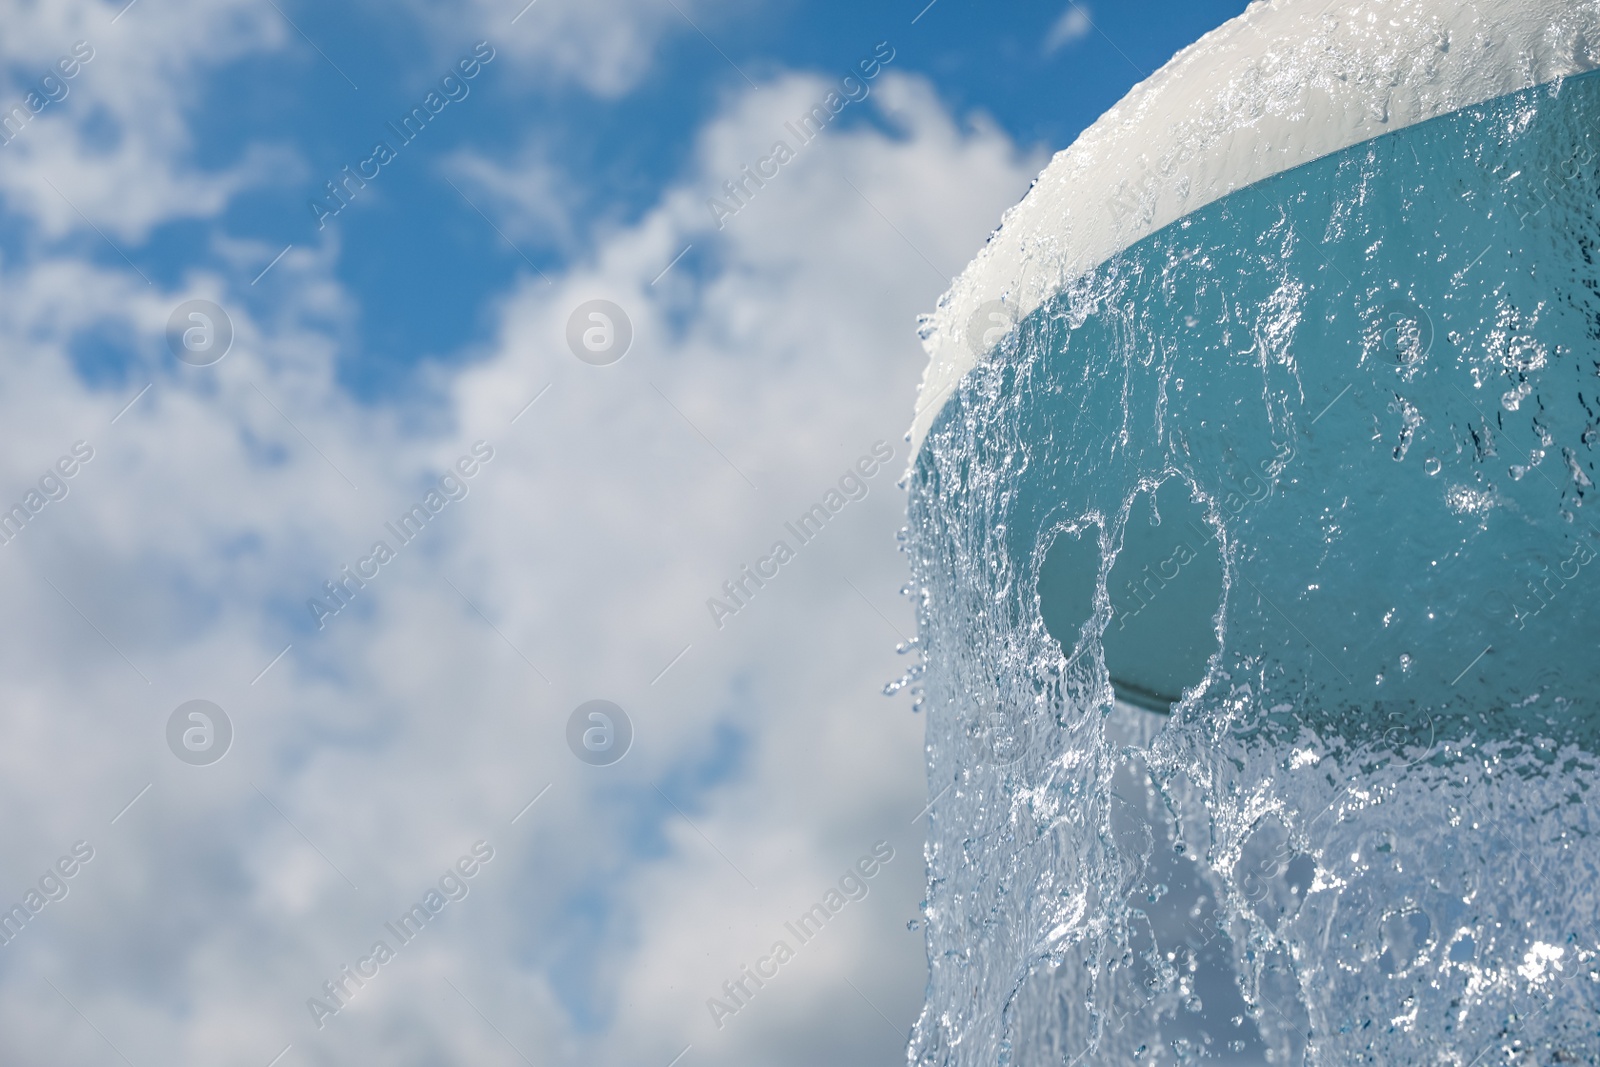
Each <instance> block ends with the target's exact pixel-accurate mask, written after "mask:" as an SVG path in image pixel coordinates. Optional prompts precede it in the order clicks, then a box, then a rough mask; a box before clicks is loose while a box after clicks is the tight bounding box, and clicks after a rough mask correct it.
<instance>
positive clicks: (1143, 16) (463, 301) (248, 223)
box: [102, 0, 1243, 397]
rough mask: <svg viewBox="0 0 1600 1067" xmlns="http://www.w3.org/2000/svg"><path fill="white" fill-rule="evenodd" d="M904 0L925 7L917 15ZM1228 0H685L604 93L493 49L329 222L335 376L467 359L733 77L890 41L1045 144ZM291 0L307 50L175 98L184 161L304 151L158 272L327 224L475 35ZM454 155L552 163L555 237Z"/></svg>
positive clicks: (642, 204)
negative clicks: (345, 300) (368, 160)
mask: <svg viewBox="0 0 1600 1067" xmlns="http://www.w3.org/2000/svg"><path fill="white" fill-rule="evenodd" d="M541 2H544V0H541ZM512 6H513V7H514V6H515V5H512ZM902 8H903V10H902ZM913 8H916V9H917V10H921V11H922V13H921V15H920V17H918V18H917V20H916V22H915V24H912V22H911V19H912V17H915V16H916V13H917V11H916V10H913ZM1242 9H1243V5H1242V4H1239V3H1218V2H1214V0H1208V2H1202V3H1194V4H1172V3H1153V2H1139V3H1123V4H1119V5H1117V6H1115V7H1108V8H1106V9H1104V10H1102V9H1100V8H1094V7H1085V8H1080V10H1082V11H1084V12H1085V17H1084V19H1083V22H1087V23H1089V24H1090V25H1089V28H1085V27H1084V26H1083V25H1082V23H1078V24H1077V25H1076V26H1075V27H1074V26H1073V23H1072V22H1068V24H1067V27H1065V28H1064V32H1062V33H1061V34H1060V36H1059V37H1058V38H1057V39H1056V43H1055V45H1054V47H1049V48H1047V47H1046V45H1047V44H1048V43H1050V42H1051V41H1052V37H1051V34H1052V30H1054V29H1056V27H1057V26H1058V24H1061V23H1063V21H1064V20H1068V19H1070V16H1071V14H1072V9H1071V8H1069V7H1064V6H1063V5H1060V4H1045V3H1027V4H1018V5H1016V6H1015V7H1013V8H1011V9H1009V10H1007V11H1005V12H1004V14H1003V16H1002V15H1000V14H997V13H996V12H994V11H993V10H986V9H983V8H982V7H980V6H978V5H972V4H963V3H959V2H953V0H940V2H937V3H935V4H934V5H933V6H932V7H931V8H926V9H925V10H923V9H921V8H919V7H918V5H910V6H906V5H882V6H869V7H863V6H861V5H855V4H848V3H831V4H828V3H825V4H810V5H800V4H794V3H788V4H771V5H761V6H759V7H755V8H747V9H744V10H729V9H722V10H710V11H707V12H705V13H703V14H700V15H699V16H698V17H696V18H695V19H694V22H695V25H697V26H698V27H699V29H700V30H703V31H704V36H702V34H701V33H699V32H696V30H695V29H693V28H692V27H691V26H690V23H689V21H688V20H687V18H685V17H682V16H678V15H677V14H676V13H675V12H674V13H673V16H674V19H676V21H673V20H672V19H669V20H667V21H666V24H665V26H664V27H663V31H662V34H661V36H660V37H659V38H657V39H656V40H655V42H654V43H653V47H652V48H651V51H650V55H649V56H648V57H647V58H645V59H644V62H643V63H641V64H640V65H639V67H638V68H637V69H636V70H634V71H631V72H630V78H631V84H629V86H628V87H627V88H626V89H625V90H621V91H618V92H614V93H613V92H608V93H606V94H604V95H597V94H595V93H594V92H592V91H589V90H588V89H586V88H585V87H583V86H575V85H572V84H562V83H557V84H551V83H550V82H549V81H547V80H540V79H539V77H538V75H537V73H529V72H526V71H521V70H518V71H508V70H507V66H509V65H514V64H515V63H516V59H515V57H514V56H513V57H512V61H511V64H507V63H505V62H504V61H502V62H501V65H500V66H499V67H495V66H493V65H491V66H489V67H487V68H485V71H484V75H483V76H482V77H481V78H479V79H478V80H476V81H475V82H474V83H473V84H472V85H471V88H472V95H471V96H470V97H468V98H467V100H465V101H463V102H462V103H461V105H460V106H452V107H451V108H450V109H449V112H448V114H447V115H446V116H444V117H443V119H442V121H441V122H439V123H438V124H436V125H435V126H434V127H433V128H431V129H430V130H429V131H428V133H427V136H426V138H424V139H422V140H421V141H420V142H419V143H418V144H417V145H414V146H412V147H411V148H409V149H408V150H406V151H405V153H404V154H403V156H402V158H401V160H400V161H398V163H397V164H396V165H394V166H392V167H390V168H387V169H385V170H384V171H383V173H382V178H381V182H377V183H374V184H375V186H377V187H376V188H374V189H373V190H372V191H371V192H369V193H368V194H367V195H366V196H365V202H364V203H361V204H360V205H359V206H357V207H356V208H354V209H353V210H351V211H349V212H347V213H345V214H343V215H341V216H340V217H339V219H338V220H337V222H336V223H333V224H332V225H335V226H337V229H338V231H339V234H338V239H339V240H340V242H341V255H340V262H339V265H338V276H339V278H340V280H341V281H343V282H344V283H345V284H346V285H347V286H348V287H349V288H350V290H351V292H352V293H354V294H356V295H357V297H358V299H359V300H360V302H361V308H362V314H361V317H360V319H359V329H358V331H357V332H356V333H355V334H354V335H353V336H351V337H350V338H348V341H349V342H350V343H349V345H348V347H347V350H346V351H343V352H341V357H340V358H341V373H342V377H343V380H344V382H345V384H346V385H347V386H348V387H350V388H351V389H352V390H354V391H355V392H357V393H358V394H360V395H363V396H366V397H375V396H378V395H382V394H385V393H390V392H393V391H397V390H403V389H404V388H405V382H406V380H407V379H406V378H405V376H404V375H403V374H399V373H397V368H409V367H410V366H412V365H414V364H415V363H417V362H418V361H420V360H425V359H443V360H453V359H459V358H462V355H463V353H464V352H465V351H467V350H468V349H469V348H470V344H471V342H473V341H479V340H482V339H483V337H484V336H485V333H486V329H487V322H486V319H485V316H484V303H485V298H486V297H488V296H489V295H490V294H493V293H495V292H498V291H502V290H503V289H504V288H505V286H506V285H507V284H508V283H509V282H510V281H511V279H512V278H513V277H514V276H515V275H517V274H519V273H523V272H529V270H530V268H529V263H530V262H531V263H532V264H533V266H535V267H538V268H540V269H556V270H559V269H560V268H561V267H562V266H563V265H564V264H566V263H568V262H570V261H571V260H572V259H574V258H579V257H582V255H583V254H584V248H585V245H586V243H587V242H589V241H591V240H593V238H594V236H595V234H596V233H598V232H600V231H602V230H603V229H604V228H606V227H608V226H617V225H626V224H628V223H629V222H632V221H635V220H637V219H638V218H639V216H640V215H641V214H642V213H643V212H645V211H647V210H648V209H649V208H650V207H651V206H652V205H653V204H654V203H655V202H656V200H657V198H658V196H659V194H660V192H661V189H662V187H663V186H664V185H665V184H666V183H668V182H669V181H671V180H672V179H673V178H674V177H676V176H678V175H680V174H682V173H683V171H684V168H685V166H686V162H687V160H688V157H689V155H690V153H691V152H692V150H693V146H694V143H695V138H696V133H697V131H698V130H700V129H701V128H702V127H703V126H704V125H705V123H706V122H707V120H708V118H710V117H711V116H712V115H714V114H715V113H716V112H717V111H718V110H719V109H720V108H721V107H723V106H724V105H725V103H726V101H727V99H728V98H729V97H730V96H735V95H739V94H742V93H744V92H746V91H749V88H750V86H749V84H748V83H747V82H746V81H745V76H748V77H749V78H751V79H752V80H754V81H755V83H756V84H757V85H760V84H761V83H763V82H764V81H766V80H768V79H770V78H771V77H772V75H773V74H774V73H775V72H779V71H787V70H796V69H798V70H813V71H816V72H818V73H821V74H833V73H837V74H839V75H842V74H844V73H847V72H848V71H849V70H850V69H851V68H852V66H853V65H854V63H855V62H856V61H857V60H859V59H860V58H862V57H863V56H867V55H870V53H871V49H872V46H873V45H875V44H876V43H877V42H879V41H889V42H890V43H891V45H892V46H893V48H894V49H895V59H894V62H893V67H894V69H895V70H897V71H900V72H907V73H915V74H918V75H922V76H924V77H926V78H928V79H929V80H930V81H931V83H932V84H933V85H934V86H935V87H936V88H937V91H938V92H939V94H940V96H941V98H942V99H943V101H944V102H945V104H946V106H947V107H949V108H950V110H951V111H952V112H953V113H955V114H959V115H968V114H972V113H976V112H981V113H982V114H984V115H986V116H988V117H989V118H991V119H992V120H993V121H995V122H996V123H997V124H998V125H999V127H1000V128H1001V129H1002V130H1004V131H1005V132H1006V134H1007V135H1008V136H1010V137H1011V138H1012V139H1014V140H1015V141H1017V142H1018V143H1019V144H1023V145H1028V146H1033V147H1038V148H1043V149H1047V150H1049V151H1052V152H1054V151H1058V150H1060V149H1061V148H1064V147H1065V146H1066V145H1068V144H1070V143H1071V141H1072V139H1073V138H1074V137H1075V136H1076V135H1077V133H1078V132H1079V131H1080V130H1082V129H1083V128H1084V127H1085V126H1086V125H1087V124H1088V123H1090V122H1092V121H1093V120H1094V119H1095V118H1096V117H1098V116H1099V114H1100V113H1101V112H1102V111H1104V110H1105V109H1106V108H1107V107H1109V106H1110V105H1111V104H1113V103H1115V102H1116V100H1117V99H1119V98H1120V97H1121V95H1122V94H1123V93H1124V92H1126V90H1127V89H1128V88H1129V87H1131V86H1132V85H1133V84H1134V83H1135V82H1137V81H1138V80H1140V78H1141V77H1143V76H1144V75H1146V74H1148V73H1149V72H1151V71H1153V70H1154V69H1155V68H1156V67H1157V66H1159V65H1160V64H1161V63H1163V62H1164V61H1165V60H1166V59H1168V58H1170V56H1171V55H1172V54H1173V53H1174V52H1175V51H1176V50H1177V49H1179V48H1181V47H1183V46H1184V45H1186V44H1188V43H1190V42H1192V41H1193V40H1195V39H1196V38H1198V37H1199V36H1200V35H1201V34H1203V33H1205V32H1206V31H1207V30H1209V29H1211V28H1213V27H1215V26H1216V25H1218V24H1219V23H1220V22H1222V21H1223V20H1225V19H1226V18H1229V17H1231V16H1233V15H1235V14H1237V13H1238V12H1239V11H1240V10H1242ZM284 11H285V12H286V14H287V16H288V17H289V18H291V19H292V20H293V23H294V25H295V26H297V27H298V28H299V29H300V30H301V31H303V32H304V34H305V37H306V38H309V40H310V42H315V48H314V47H313V46H312V44H310V43H308V41H307V40H305V39H302V38H300V37H299V36H298V35H293V36H291V38H290V39H289V40H288V41H287V43H286V47H284V48H283V49H281V50H275V51H274V52H273V53H271V54H268V55H262V56H257V57H251V58H248V59H246V60H244V61H241V62H237V63H232V64H228V65H226V66H222V67H220V68H218V69H214V70H211V71H206V72H204V82H203V83H202V84H200V85H196V86H193V87H192V89H193V92H192V96H191V97H190V99H189V102H188V104H187V107H186V108H185V110H186V111H188V112H189V115H190V118H191V122H192V128H193V130H194V137H195V143H194V146H193V153H192V162H193V164H194V165H196V166H198V167H201V168H224V167H227V166H229V165H231V164H234V163H236V162H237V161H238V160H239V159H241V158H242V157H243V156H244V154H245V152H246V150H247V149H248V148H249V147H250V146H251V145H255V144H262V143H268V144H275V145H282V146H287V147H289V148H291V149H292V152H293V155H294V156H295V157H296V158H297V159H298V160H299V161H300V162H301V163H302V164H303V166H304V168H305V169H304V170H303V171H285V172H280V173H276V174H273V175H270V176H262V177H261V181H260V184H259V186H258V187H256V188H254V189H251V190H249V191H248V192H246V193H245V194H243V195H241V196H238V197H236V198H234V200H233V201H232V202H231V203H230V204H229V206H228V209H227V210H226V211H225V212H223V213H221V214H220V215H219V216H218V217H217V218H215V219H212V220H208V222H207V224H205V225H199V224H196V223H195V222H192V221H184V222H178V223H172V224H169V225H166V226H162V227H159V228H158V229H157V230H156V231H155V232H154V233H152V234H151V235H150V237H149V240H148V242H147V243H145V244H143V245H142V246H140V245H135V246H133V247H126V246H125V247H124V251H127V252H128V253H129V255H130V256H132V257H133V258H135V260H136V262H137V263H139V265H140V266H141V267H142V268H143V269H144V270H145V271H146V272H147V273H148V274H150V275H151V277H153V278H157V279H160V280H162V281H163V282H168V283H170V282H172V281H174V280H176V279H177V278H179V277H181V274H182V272H183V271H185V270H190V269H193V268H194V266H195V265H196V264H203V263H210V264H213V265H216V266H218V267H219V268H223V267H224V266H225V265H224V264H221V263H219V262H218V257H217V256H216V255H215V252H214V250H213V249H210V248H208V245H209V244H210V241H211V237H212V234H213V232H214V230H215V229H216V228H217V227H221V228H224V229H226V231H227V232H229V233H230V234H231V235H234V236H236V237H240V238H250V239H256V240H260V241H261V242H263V243H264V244H266V245H268V246H273V247H277V248H282V247H284V246H287V245H291V244H292V245H297V246H300V247H305V246H306V245H308V244H314V243H316V242H318V241H319V240H322V239H325V238H326V237H327V236H329V235H327V234H326V233H325V231H322V232H319V231H318V230H317V229H316V227H315V226H314V225H313V224H312V215H311V213H310V212H309V211H308V209H307V206H306V201H307V200H308V199H309V198H310V196H312V195H316V194H320V192H321V184H322V182H324V181H326V180H328V179H329V178H331V177H333V176H334V175H335V174H336V173H337V172H338V170H339V168H340V167H342V166H345V165H347V164H353V163H354V162H356V161H357V160H359V159H361V158H364V157H365V156H366V155H367V154H368V152H369V149H370V143H371V142H372V141H373V140H374V138H375V137H377V136H386V134H385V126H384V124H385V123H386V122H389V121H393V120H396V119H397V118H398V117H399V116H400V115H401V114H403V113H404V112H405V111H406V110H407V109H408V108H410V107H412V106H415V104H417V103H418V102H419V101H420V98H421V96H422V94H423V93H424V92H425V91H426V89H427V88H428V86H429V85H430V84H431V82H432V81H433V80H435V79H436V78H437V77H438V76H439V75H440V74H442V73H443V72H445V71H447V70H448V69H449V61H448V60H446V59H443V58H442V57H443V55H444V54H445V53H450V54H451V55H452V56H453V55H454V52H459V53H461V54H463V55H465V54H467V53H468V52H469V51H470V48H471V45H472V44H473V43H475V41H476V40H478V39H479V38H477V37H475V36H473V34H470V33H459V34H458V38H459V39H458V40H454V41H448V40H443V39H442V38H441V36H440V35H439V34H438V33H436V32H432V29H433V28H432V27H428V28H424V27H421V26H419V25H417V24H415V23H408V22H407V20H405V19H404V18H400V17H385V16H384V15H382V14H380V13H378V12H376V11H374V10H371V9H362V8H339V7H332V8H330V7H326V6H318V5H299V6H296V5H292V4H290V5H285V6H284ZM908 11H910V12H911V14H910V15H908V14H907V12H908ZM514 13H515V12H513V14H514ZM130 17H131V15H130ZM499 23H504V25H500V24H499ZM489 31H490V32H488V33H487V36H489V37H491V38H493V39H494V41H495V42H497V43H499V44H500V45H501V46H502V47H504V46H505V44H506V42H507V41H508V40H509V41H515V40H516V39H517V37H518V35H519V34H522V35H528V34H534V33H537V32H538V31H539V27H538V26H537V25H535V24H534V19H533V18H532V17H528V16H525V17H524V18H522V19H521V20H519V23H518V24H516V25H512V24H511V23H510V18H509V17H507V18H504V19H500V20H497V21H496V22H495V23H491V24H490V27H489ZM469 38H471V39H470V40H469ZM707 38H709V41H708V40H707ZM710 42H715V44H714V45H713V44H712V43H710ZM318 48H320V49H321V51H322V52H324V53H326V58H324V57H323V56H322V55H319V54H318V52H317V51H316V49H318ZM452 49H453V50H454V52H452ZM441 50H442V51H441ZM719 50H720V53H719ZM335 65H337V69H335ZM341 71H342V72H343V73H342V74H341V73H340V72H341ZM741 72H743V73H741ZM346 77H348V79H349V80H348V81H347V80H346ZM352 82H353V83H354V84H355V85H356V86H359V90H358V89H356V88H352V85H351V83H352ZM845 121H846V122H851V121H871V117H870V116H866V115H862V114H860V113H856V114H850V115H848V116H847V118H846V120H845ZM461 151H472V152H476V153H481V154H483V155H484V156H486V157H488V158H491V159H494V160H497V161H500V162H502V163H511V162H514V161H515V160H517V159H518V158H519V157H523V156H524V154H525V153H526V154H531V155H532V156H533V157H534V158H537V159H538V160H540V161H541V162H543V163H546V164H547V165H549V166H550V167H552V168H553V170H554V172H555V174H556V175H557V176H559V178H560V180H561V182H562V189H563V192H564V193H565V194H567V196H568V197H569V199H567V200H565V201H564V202H563V205H562V206H563V215H564V220H563V221H564V222H565V224H566V225H567V226H569V227H570V228H571V231H570V234H568V235H565V237H564V236H563V235H560V234H556V233H553V232H550V230H551V229H552V227H545V228H543V229H544V232H539V231H538V230H534V231H532V232H528V233H525V234H520V235H519V239H518V240H517V241H516V244H517V248H516V249H513V248H511V247H510V246H509V244H508V243H507V242H506V241H505V240H504V239H503V238H502V237H501V236H499V235H498V234H497V233H495V232H494V230H493V229H492V228H491V227H490V226H489V224H488V223H486V221H485V220H484V219H483V218H482V217H481V216H480V215H479V214H478V213H477V212H476V211H475V210H474V209H473V208H472V207H471V206H469V205H468V204H467V203H466V202H464V201H463V200H462V199H461V198H460V196H458V195H457V194H456V192H455V191H454V190H452V189H451V188H450V186H449V185H448V184H446V183H445V182H444V181H443V180H441V176H440V167H441V165H442V163H443V162H444V161H445V160H447V159H448V158H449V157H450V156H451V155H452V154H454V153H457V152H461ZM458 184H459V183H458ZM480 206H485V205H484V204H480ZM487 206H489V207H493V203H492V201H490V202H487ZM491 216H492V212H491ZM702 254H704V253H702ZM102 255H103V257H104V258H105V261H106V262H107V263H111V262H112V261H113V260H116V259H117V258H118V257H117V256H116V254H115V253H114V252H112V251H110V250H109V249H103V250H102ZM239 266H243V265H242V264H241V265H239ZM262 266H265V263H263V264H262ZM684 266H686V267H687V268H688V269H693V267H694V264H693V262H692V261H690V262H688V263H686V264H684ZM271 292H272V290H271V286H270V285H269V287H268V289H267V290H265V291H264V292H262V293H251V294H250V295H251V296H252V297H256V298H258V299H263V300H269V301H270V300H271V298H272V297H271Z"/></svg>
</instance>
